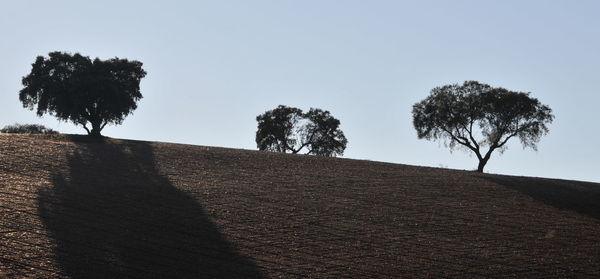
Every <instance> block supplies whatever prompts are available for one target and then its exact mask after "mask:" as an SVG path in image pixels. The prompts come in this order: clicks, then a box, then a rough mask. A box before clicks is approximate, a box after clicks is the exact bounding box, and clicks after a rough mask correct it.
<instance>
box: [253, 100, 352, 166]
mask: <svg viewBox="0 0 600 279" xmlns="http://www.w3.org/2000/svg"><path fill="white" fill-rule="evenodd" d="M256 121H258V130H257V131H256V145H257V147H258V149H259V150H267V151H275V152H288V151H289V152H291V153H293V154H296V153H298V152H300V151H301V150H302V149H304V148H306V149H307V150H308V152H307V154H315V155H321V156H329V157H333V156H338V155H340V156H341V155H343V154H344V150H345V149H346V145H347V143H348V140H347V139H346V137H345V136H344V132H342V130H341V129H339V126H340V121H339V120H338V119H336V118H334V117H333V116H332V115H331V113H330V112H329V111H324V110H321V109H315V108H311V109H310V111H309V112H307V113H303V112H302V110H301V109H298V108H292V107H287V106H284V105H280V106H278V107H277V108H275V109H273V110H269V111H267V112H265V113H263V114H261V115H259V116H257V117H256Z"/></svg>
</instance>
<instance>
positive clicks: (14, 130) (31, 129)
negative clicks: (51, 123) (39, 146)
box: [0, 123, 58, 135]
mask: <svg viewBox="0 0 600 279" xmlns="http://www.w3.org/2000/svg"><path fill="white" fill-rule="evenodd" d="M0 133H6V134H48V135H53V134H58V132H57V131H54V130H52V129H50V128H47V127H45V126H44V125H40V124H19V123H15V124H14V125H7V126H4V128H2V129H0Z"/></svg>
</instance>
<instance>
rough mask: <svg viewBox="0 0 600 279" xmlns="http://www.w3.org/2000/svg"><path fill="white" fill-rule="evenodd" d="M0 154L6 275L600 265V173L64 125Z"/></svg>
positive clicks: (271, 274) (309, 273)
mask: <svg viewBox="0 0 600 279" xmlns="http://www.w3.org/2000/svg"><path fill="white" fill-rule="evenodd" d="M0 159H1V160H0V274H2V273H4V276H6V277H8V278H253V277H260V278H295V277H297V278H309V277H314V278H341V277H352V278H385V277H451V278H456V277H458V278H465V277H467V278H478V277H481V278H505V277H517V278H552V277H556V278H564V277H577V278H585V277H590V278H594V277H596V278H597V277H599V276H600V185H599V184H595V183H585V182H574V181H563V180H549V179H535V178H522V177H508V176H495V175H481V174H476V173H471V172H464V171H452V170H445V169H436V168H422V167H412V166H405V165H396V164H385V163H377V162H368V161H358V160H348V159H335V158H320V157H314V156H295V155H285V154H275V153H264V152H255V151H244V150H235V149H224V148H211V147H201V146H189V145H176V144H167V143H150V142H139V141H123V140H115V139H108V140H105V141H94V140H88V139H86V138H85V137H76V136H63V135H56V136H23V135H0ZM1 277H2V276H1V275H0V278H1Z"/></svg>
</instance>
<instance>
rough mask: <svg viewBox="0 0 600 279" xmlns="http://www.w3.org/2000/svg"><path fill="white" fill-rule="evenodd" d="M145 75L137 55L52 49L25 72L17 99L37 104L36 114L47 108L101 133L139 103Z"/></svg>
mask: <svg viewBox="0 0 600 279" xmlns="http://www.w3.org/2000/svg"><path fill="white" fill-rule="evenodd" d="M144 76H146V72H145V71H144V70H143V69H142V63H141V62H139V61H129V60H127V59H119V58H112V59H108V60H100V59H98V58H96V59H94V60H91V59H90V58H89V57H87V56H82V55H81V54H79V53H76V54H74V55H71V54H69V53H63V52H51V53H49V54H48V57H43V56H38V57H37V59H36V61H35V63H33V64H32V69H31V73H29V75H27V76H25V77H23V85H24V86H25V87H24V88H23V89H22V90H21V91H20V92H19V100H21V102H22V103H23V106H24V107H26V108H29V109H31V110H33V109H34V108H35V109H36V112H37V114H38V116H42V115H43V114H45V113H48V114H50V115H54V116H55V117H57V118H58V119H59V120H63V121H69V120H70V121H72V122H73V123H75V125H82V126H83V128H84V129H85V130H86V131H87V132H88V134H89V135H93V136H100V131H101V130H102V129H103V128H104V127H105V126H106V125H107V124H109V123H110V124H121V123H122V122H123V120H124V119H125V117H126V116H127V115H129V114H131V113H132V112H133V111H134V110H135V109H136V108H137V102H138V101H139V100H140V99H141V98H142V94H141V93H140V80H141V79H142V78H143V77H144ZM36 106H37V107H36ZM88 123H89V125H90V126H91V128H88V126H87V124H88Z"/></svg>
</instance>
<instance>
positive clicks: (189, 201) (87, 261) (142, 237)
mask: <svg viewBox="0 0 600 279" xmlns="http://www.w3.org/2000/svg"><path fill="white" fill-rule="evenodd" d="M73 140H74V141H75V142H76V144H77V145H78V147H77V148H76V149H75V153H73V154H70V155H69V157H68V166H69V169H68V170H66V171H64V172H62V173H57V174H56V175H55V176H54V181H53V182H54V183H53V186H52V187H48V188H46V189H44V190H41V191H40V195H39V213H40V216H41V218H42V221H43V223H44V225H45V227H46V228H47V229H48V231H49V233H50V235H51V236H52V237H53V238H54V240H55V243H56V244H57V247H56V248H55V255H56V260H57V262H58V264H59V265H60V267H61V269H62V270H63V272H64V273H65V274H66V275H68V276H70V277H72V278H257V277H261V275H260V273H259V271H258V269H257V268H256V266H255V265H254V263H253V262H252V261H251V260H250V259H247V258H245V257H243V256H241V255H240V254H238V253H237V252H236V251H235V250H234V249H233V247H231V245H230V244H229V243H228V242H227V241H226V240H225V239H224V238H223V236H222V235H221V233H220V232H219V230H218V229H217V227H216V226H215V224H214V223H212V221H211V220H210V219H209V218H208V216H207V215H206V213H204V211H203V208H202V206H201V205H200V204H198V202H197V201H196V200H194V199H193V198H191V197H190V196H188V195H186V194H185V193H184V192H182V191H181V190H179V189H177V188H175V187H174V186H173V185H172V184H171V183H170V181H169V180H168V179H167V178H166V177H164V176H162V175H161V174H160V173H159V171H158V170H157V168H156V166H155V163H154V155H153V148H152V146H151V145H150V144H148V143H144V142H132V141H124V142H120V143H115V141H112V140H88V139H86V138H85V137H74V138H73Z"/></svg>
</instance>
